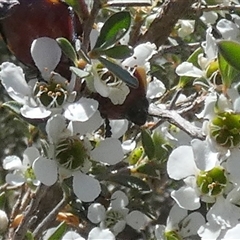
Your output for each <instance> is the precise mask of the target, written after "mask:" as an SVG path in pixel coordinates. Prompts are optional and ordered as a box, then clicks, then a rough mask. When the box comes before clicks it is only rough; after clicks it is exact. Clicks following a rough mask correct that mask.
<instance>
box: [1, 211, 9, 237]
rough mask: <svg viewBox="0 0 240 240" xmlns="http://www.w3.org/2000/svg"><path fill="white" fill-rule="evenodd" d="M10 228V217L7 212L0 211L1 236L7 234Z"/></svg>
mask: <svg viewBox="0 0 240 240" xmlns="http://www.w3.org/2000/svg"><path fill="white" fill-rule="evenodd" d="M7 227H8V216H7V214H6V212H4V211H3V210H0V234H1V233H3V232H5V231H6V230H7Z"/></svg>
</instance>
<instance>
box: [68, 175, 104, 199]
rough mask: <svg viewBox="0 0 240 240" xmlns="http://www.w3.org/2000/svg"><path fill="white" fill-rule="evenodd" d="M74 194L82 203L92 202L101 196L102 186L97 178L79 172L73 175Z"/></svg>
mask: <svg viewBox="0 0 240 240" xmlns="http://www.w3.org/2000/svg"><path fill="white" fill-rule="evenodd" d="M73 192H74V193H75V194H76V196H77V197H78V198H79V199H80V200H81V201H84V202H91V201H93V200H95V199H96V198H97V197H98V196H99V194H100V192H101V186H100V183H99V181H98V180H96V179H95V178H93V177H91V176H88V175H86V174H83V173H81V172H80V171H77V172H74V173H73Z"/></svg>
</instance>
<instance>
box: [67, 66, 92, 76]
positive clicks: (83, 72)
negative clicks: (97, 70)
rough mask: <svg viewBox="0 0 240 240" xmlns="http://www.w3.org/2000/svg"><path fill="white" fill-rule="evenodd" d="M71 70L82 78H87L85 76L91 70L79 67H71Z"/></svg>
mask: <svg viewBox="0 0 240 240" xmlns="http://www.w3.org/2000/svg"><path fill="white" fill-rule="evenodd" d="M70 71H72V72H73V73H75V74H76V75H77V76H78V77H80V78H85V77H88V76H89V72H87V71H83V70H81V69H79V68H76V67H70Z"/></svg>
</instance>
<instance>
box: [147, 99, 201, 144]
mask: <svg viewBox="0 0 240 240" xmlns="http://www.w3.org/2000/svg"><path fill="white" fill-rule="evenodd" d="M148 112H149V115H151V116H153V117H158V118H164V119H166V120H167V121H168V122H170V123H172V124H173V125H175V126H177V127H178V128H180V129H181V130H183V131H184V132H186V133H187V134H188V135H190V136H191V137H193V138H198V139H201V140H204V139H205V136H204V134H203V132H202V129H201V128H198V127H196V126H194V125H192V124H191V123H190V122H189V121H187V120H186V119H184V118H183V117H181V115H180V114H179V113H178V112H177V111H175V110H167V109H161V108H159V107H157V106H156V105H154V104H151V105H150V107H149V110H148Z"/></svg>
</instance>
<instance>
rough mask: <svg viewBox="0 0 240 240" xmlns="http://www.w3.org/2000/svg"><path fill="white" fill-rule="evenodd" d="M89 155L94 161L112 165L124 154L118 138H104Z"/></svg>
mask: <svg viewBox="0 0 240 240" xmlns="http://www.w3.org/2000/svg"><path fill="white" fill-rule="evenodd" d="M90 156H91V158H92V160H94V161H97V162H103V163H108V164H110V165H114V164H116V163H119V162H120V161H122V159H123V157H124V154H123V150H122V146H121V142H120V141H119V140H118V139H116V138H106V139H105V140H103V141H101V142H100V143H99V144H98V145H97V146H96V148H94V149H93V150H92V151H91V154H90Z"/></svg>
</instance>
